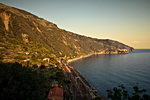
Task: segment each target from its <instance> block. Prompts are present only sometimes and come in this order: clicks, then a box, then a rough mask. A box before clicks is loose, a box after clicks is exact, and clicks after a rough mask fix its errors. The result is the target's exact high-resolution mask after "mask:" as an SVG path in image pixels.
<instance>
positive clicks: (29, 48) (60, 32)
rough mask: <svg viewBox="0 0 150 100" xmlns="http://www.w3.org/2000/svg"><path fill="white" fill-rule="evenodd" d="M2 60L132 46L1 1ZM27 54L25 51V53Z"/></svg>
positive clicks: (72, 55)
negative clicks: (88, 34) (62, 26)
mask: <svg viewBox="0 0 150 100" xmlns="http://www.w3.org/2000/svg"><path fill="white" fill-rule="evenodd" d="M0 38H1V39H0V51H1V52H0V53H1V55H0V56H1V60H2V61H4V62H5V61H6V62H15V61H17V62H18V61H20V60H25V59H28V58H31V57H32V56H33V54H34V57H35V58H37V59H38V60H37V63H38V61H40V59H43V58H45V57H56V58H58V57H66V58H76V57H80V56H82V55H88V54H94V53H99V52H102V51H105V52H110V54H111V52H115V51H116V50H117V49H118V48H120V49H121V48H126V49H128V50H129V51H130V50H134V49H133V48H132V49H131V48H130V47H129V46H126V45H124V46H122V45H120V43H119V42H115V43H112V42H111V44H114V45H111V44H110V42H104V41H102V40H98V39H92V38H89V37H86V36H82V35H78V34H76V33H72V32H69V31H66V30H64V29H60V28H58V26H57V25H56V24H54V23H52V22H49V21H47V20H45V19H43V18H39V17H37V16H35V15H33V14H31V13H29V12H26V11H24V10H20V9H17V8H14V7H9V6H6V5H4V4H0ZM27 52H28V53H29V55H26V53H27Z"/></svg>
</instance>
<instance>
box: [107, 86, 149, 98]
mask: <svg viewBox="0 0 150 100" xmlns="http://www.w3.org/2000/svg"><path fill="white" fill-rule="evenodd" d="M118 87H119V88H117V87H114V88H113V91H112V90H106V91H107V92H108V93H107V97H108V98H110V99H111V100H150V96H149V95H147V94H146V91H147V90H145V89H142V90H139V87H138V86H137V85H136V86H134V87H133V90H134V92H135V93H132V94H133V95H132V96H129V94H128V91H126V90H125V87H124V85H123V84H121V85H119V86H118Z"/></svg>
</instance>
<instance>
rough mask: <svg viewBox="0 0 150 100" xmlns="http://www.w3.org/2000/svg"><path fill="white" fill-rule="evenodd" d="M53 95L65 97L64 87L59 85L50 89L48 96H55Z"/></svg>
mask: <svg viewBox="0 0 150 100" xmlns="http://www.w3.org/2000/svg"><path fill="white" fill-rule="evenodd" d="M53 95H57V96H61V97H63V89H62V88H59V87H55V88H53V89H50V91H49V94H48V98H49V97H51V96H53Z"/></svg>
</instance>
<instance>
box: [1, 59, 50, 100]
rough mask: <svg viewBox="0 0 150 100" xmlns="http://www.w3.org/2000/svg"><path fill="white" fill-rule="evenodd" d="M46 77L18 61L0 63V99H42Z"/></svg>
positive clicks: (45, 94)
mask: <svg viewBox="0 0 150 100" xmlns="http://www.w3.org/2000/svg"><path fill="white" fill-rule="evenodd" d="M46 89H48V85H47V78H46V77H44V75H43V74H42V73H38V72H37V71H32V69H28V68H26V67H22V65H21V64H19V63H2V62H1V63H0V99H1V100H44V99H46V98H47V93H46V91H45V90H46Z"/></svg>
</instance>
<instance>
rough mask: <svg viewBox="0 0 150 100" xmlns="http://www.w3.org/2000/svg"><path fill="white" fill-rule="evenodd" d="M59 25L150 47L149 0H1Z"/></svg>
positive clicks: (88, 33) (76, 31)
mask: <svg viewBox="0 0 150 100" xmlns="http://www.w3.org/2000/svg"><path fill="white" fill-rule="evenodd" d="M0 2H1V3H3V4H6V5H8V6H13V7H16V8H19V9H22V10H26V11H28V12H30V13H32V14H35V15H37V16H38V17H40V18H44V19H45V20H48V21H50V22H52V23H55V24H56V25H57V26H58V27H59V28H62V29H65V30H67V31H71V32H73V33H76V34H79V35H84V36H88V37H93V38H99V39H112V40H116V41H119V42H122V43H124V44H127V45H129V46H132V47H134V48H135V49H150V0H0Z"/></svg>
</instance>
